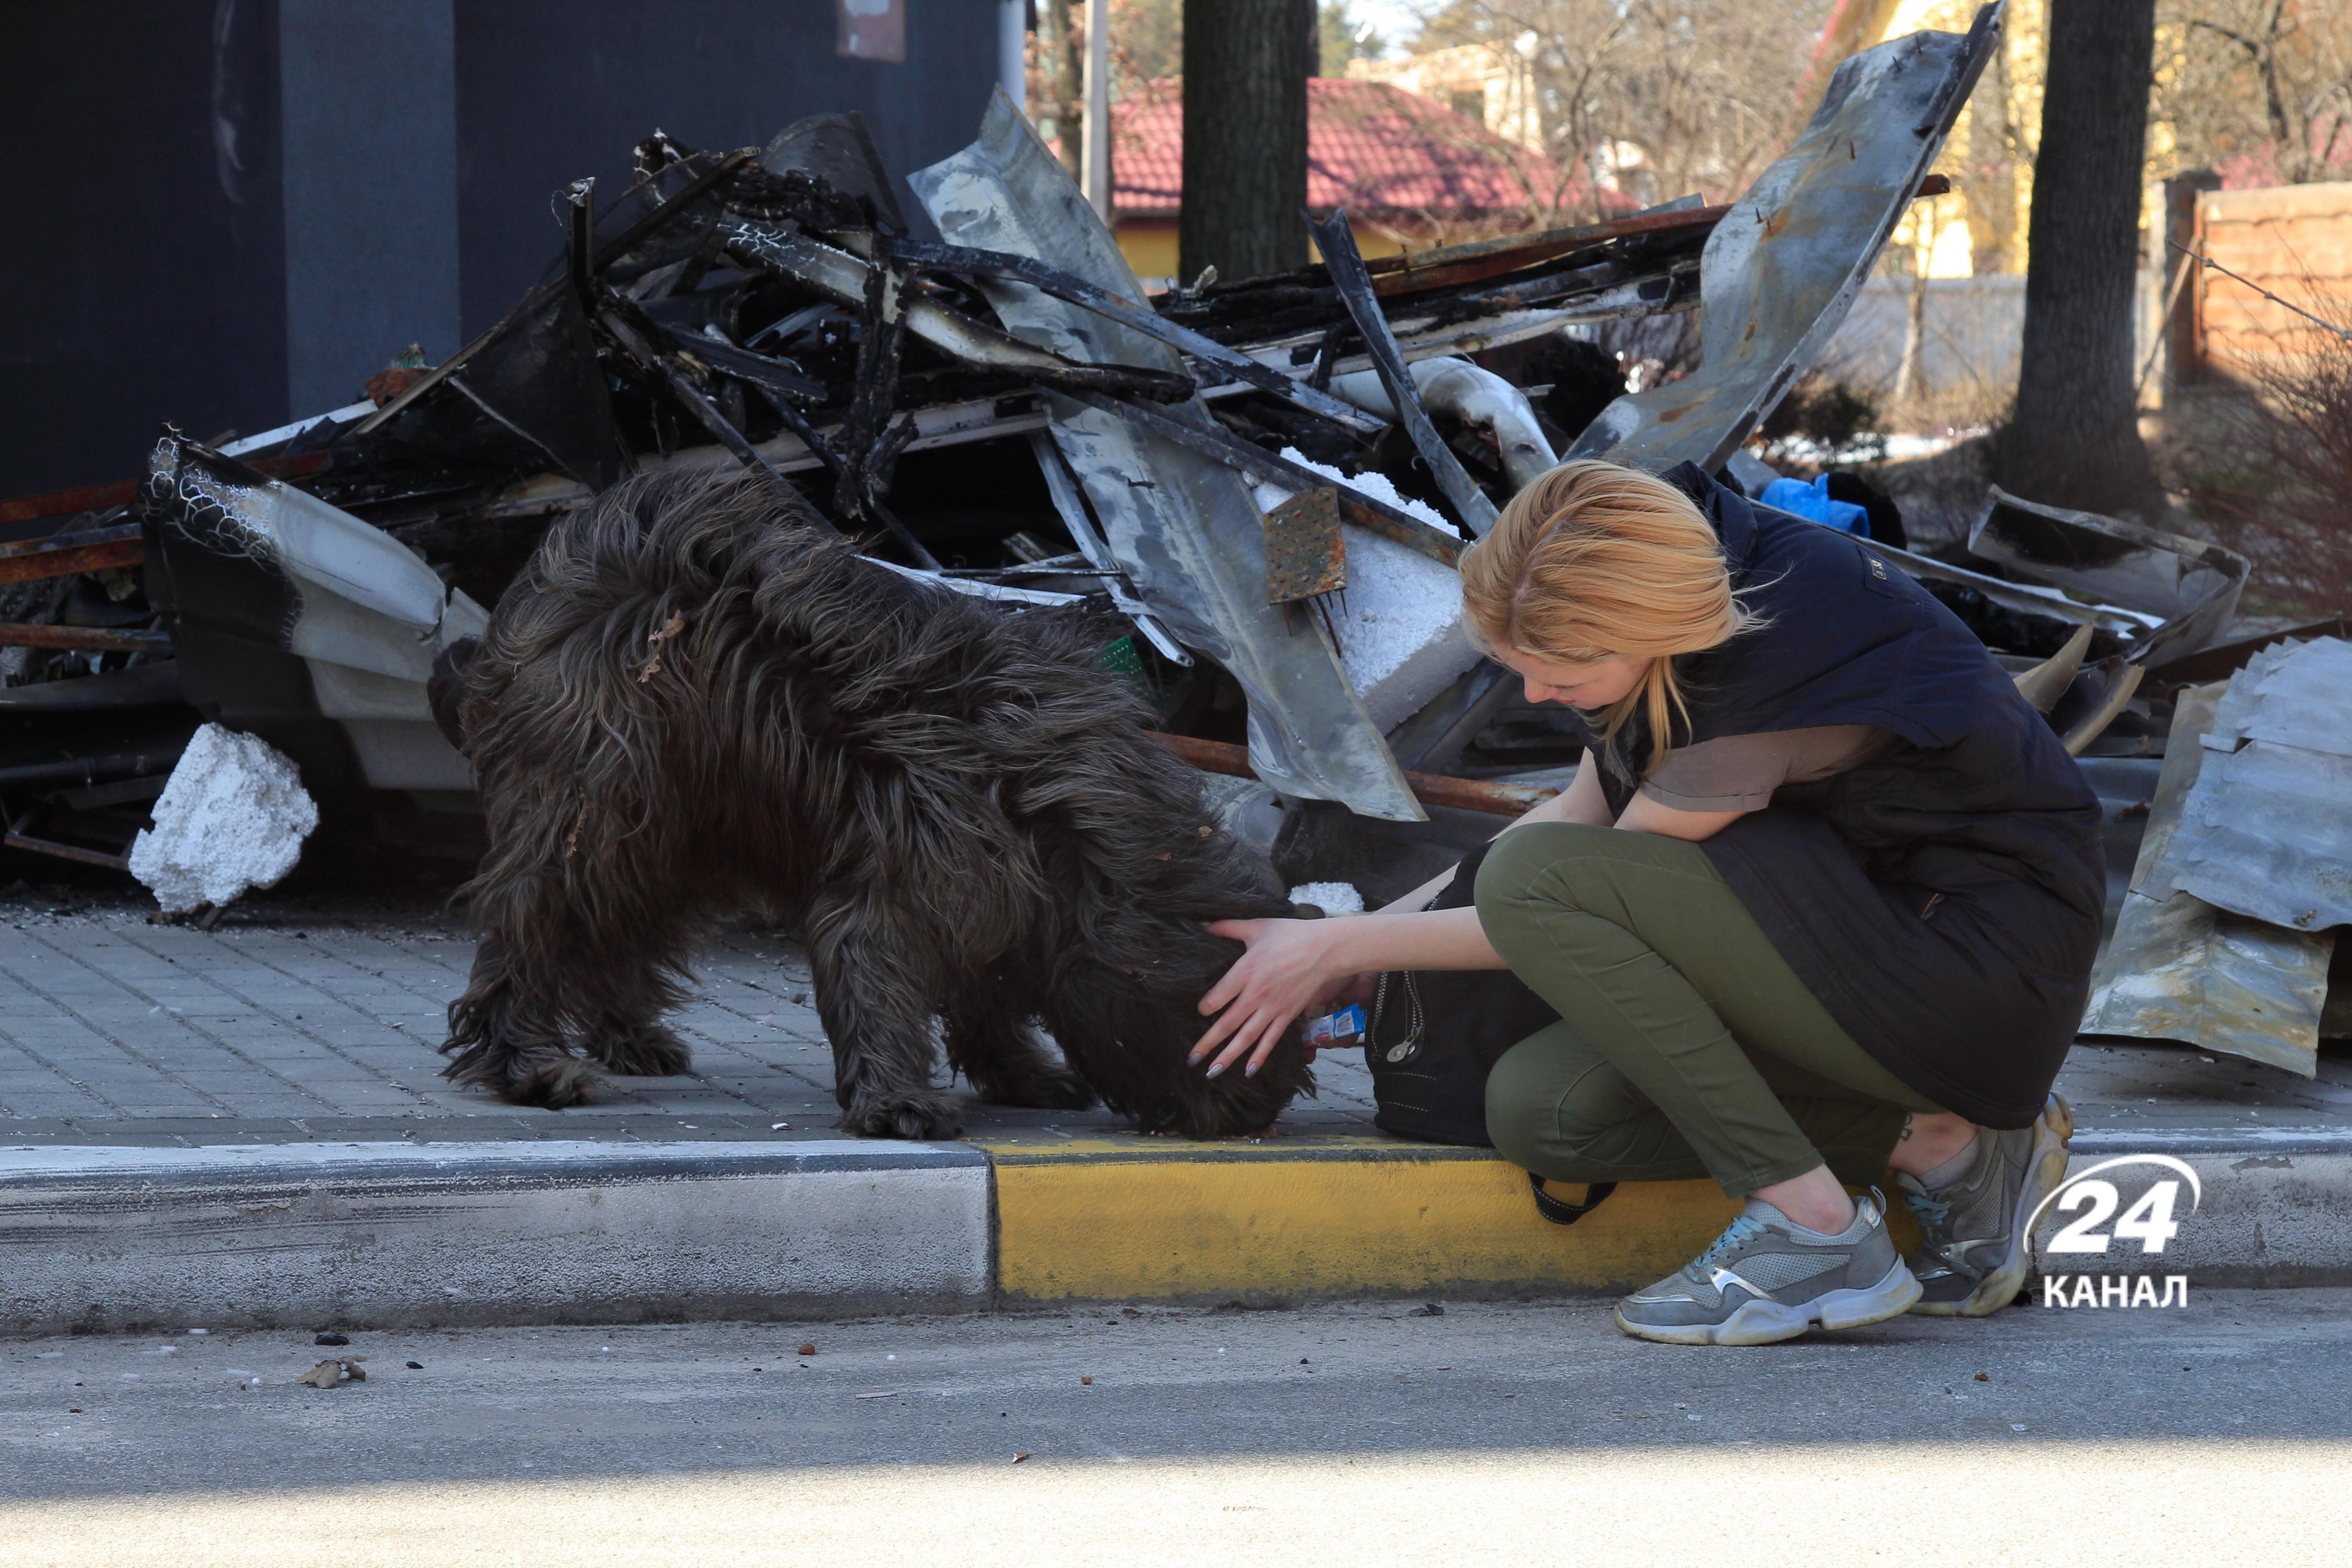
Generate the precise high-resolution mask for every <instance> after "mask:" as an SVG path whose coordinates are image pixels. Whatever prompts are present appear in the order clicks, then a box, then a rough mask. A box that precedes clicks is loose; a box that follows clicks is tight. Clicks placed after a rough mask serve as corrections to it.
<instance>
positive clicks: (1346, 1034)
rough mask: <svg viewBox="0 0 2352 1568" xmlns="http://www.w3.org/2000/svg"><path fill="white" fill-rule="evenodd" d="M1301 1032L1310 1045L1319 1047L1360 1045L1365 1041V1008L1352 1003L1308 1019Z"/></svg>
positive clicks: (1331, 1047)
mask: <svg viewBox="0 0 2352 1568" xmlns="http://www.w3.org/2000/svg"><path fill="white" fill-rule="evenodd" d="M1300 1032H1301V1035H1302V1037H1304V1038H1305V1039H1306V1041H1307V1044H1308V1045H1310V1046H1314V1047H1318V1048H1330V1049H1335V1050H1336V1049H1339V1048H1341V1047H1348V1046H1360V1045H1362V1044H1363V1043H1364V1009H1363V1007H1362V1005H1360V1004H1354V1003H1351V1004H1349V1005H1347V1006H1345V1007H1342V1008H1340V1009H1339V1011H1338V1012H1336V1013H1326V1014H1324V1015H1323V1016H1321V1017H1319V1018H1309V1019H1307V1022H1306V1023H1305V1024H1304V1025H1303V1026H1301V1031H1300Z"/></svg>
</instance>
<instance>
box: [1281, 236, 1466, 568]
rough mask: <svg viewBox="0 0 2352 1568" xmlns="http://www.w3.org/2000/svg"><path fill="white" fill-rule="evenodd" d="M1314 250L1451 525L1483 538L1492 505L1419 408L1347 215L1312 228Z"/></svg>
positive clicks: (1418, 393)
mask: <svg viewBox="0 0 2352 1568" xmlns="http://www.w3.org/2000/svg"><path fill="white" fill-rule="evenodd" d="M1311 228H1312V232H1313V233H1314V236H1315V243H1316V246H1317V247H1318V248H1319V249H1320V250H1321V251H1322V252H1323V265H1324V267H1325V268H1327V269H1328V271H1329V272H1330V274H1331V284H1332V287H1334V288H1336V289H1339V301H1340V303H1341V304H1343V305H1345V306H1346V307H1347V308H1348V319H1349V321H1353V322H1355V324H1356V331H1357V332H1358V333H1360V335H1361V336H1362V338H1363V341H1364V349H1365V352H1366V353H1370V355H1371V360H1372V369H1373V370H1374V371H1375V372H1377V373H1378V374H1379V375H1380V378H1381V386H1382V387H1383V388H1384V389H1385V390H1386V391H1387V393H1388V395H1389V402H1390V404H1391V405H1392V406H1394V408H1395V409H1396V412H1397V419H1398V422H1399V423H1400V424H1402V426H1404V431H1405V434H1406V435H1408V436H1410V437H1412V446H1413V450H1414V451H1416V452H1418V453H1420V454H1421V460H1422V461H1423V462H1424V463H1426V464H1428V465H1429V471H1430V473H1431V474H1432V475H1433V477H1434V478H1435V479H1436V480H1437V488H1438V489H1441V490H1444V492H1445V499H1446V500H1447V502H1448V503H1449V504H1450V505H1451V506H1452V507H1453V509H1454V521H1456V522H1458V523H1460V524H1461V525H1462V526H1463V528H1464V529H1465V531H1468V532H1469V534H1470V535H1471V537H1473V538H1483V537H1485V535H1486V531H1487V530H1488V529H1490V528H1492V527H1494V526H1495V503H1494V501H1493V500H1490V499H1489V498H1488V497H1487V495H1486V491H1484V490H1482V489H1479V488H1478V486H1477V485H1476V483H1475V482H1474V481H1473V480H1472V479H1471V478H1470V476H1469V475H1468V474H1467V473H1466V472H1465V471H1464V470H1463V468H1462V462H1461V459H1460V458H1456V457H1455V456H1454V450H1453V448H1452V447H1448V446H1447V445H1446V444H1445V442H1444V438H1443V437H1440V436H1439V435H1438V433H1437V427H1436V426H1433V425H1432V424H1431V423H1430V422H1429V411H1428V410H1427V409H1425V408H1423V407H1422V405H1421V389H1420V388H1419V387H1417V386H1415V385H1414V384H1413V381H1412V376H1411V375H1410V374H1407V373H1406V371H1405V366H1404V353H1403V351H1402V350H1401V349H1399V348H1398V347H1397V341H1396V334H1395V333H1394V332H1392V331H1390V330H1389V319H1388V317H1386V316H1385V315H1382V314H1381V303H1380V300H1379V299H1378V297H1377V296H1375V295H1374V294H1373V292H1372V280H1371V277H1370V274H1369V273H1367V272H1366V271H1365V270H1364V258H1363V256H1362V255H1361V253H1360V252H1359V251H1358V250H1357V248H1356V232H1355V230H1354V229H1352V228H1350V227H1349V226H1348V215H1347V212H1346V211H1345V210H1344V209H1343V210H1341V211H1339V212H1335V213H1333V214H1332V215H1331V216H1329V217H1328V218H1326V219H1325V220H1324V221H1323V222H1321V223H1318V224H1315V225H1312V226H1311Z"/></svg>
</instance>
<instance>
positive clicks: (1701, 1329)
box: [1617, 1258, 1919, 1345]
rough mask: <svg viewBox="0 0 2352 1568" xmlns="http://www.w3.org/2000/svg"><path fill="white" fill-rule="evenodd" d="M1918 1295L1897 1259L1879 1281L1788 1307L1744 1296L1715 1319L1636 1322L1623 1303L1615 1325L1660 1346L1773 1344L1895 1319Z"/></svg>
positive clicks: (1909, 1274) (1901, 1263) (1763, 1298)
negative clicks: (1809, 1333) (1821, 1331)
mask: <svg viewBox="0 0 2352 1568" xmlns="http://www.w3.org/2000/svg"><path fill="white" fill-rule="evenodd" d="M1918 1299H1919V1281H1918V1280H1916V1279H1913V1278H1912V1277H1911V1270H1910V1269H1909V1268H1906V1267H1905V1266H1904V1262H1903V1260H1902V1259H1901V1258H1896V1259H1895V1267H1894V1268H1890V1269H1888V1270H1887V1271H1886V1277H1885V1279H1881V1280H1880V1281H1879V1282H1878V1283H1877V1284H1875V1285H1872V1286H1870V1287H1868V1288H1866V1289H1859V1290H1851V1289H1849V1290H1832V1291H1829V1292H1828V1293H1826V1294H1824V1295H1820V1296H1816V1297H1814V1298H1813V1299H1812V1300H1810V1301H1802V1302H1799V1303H1798V1304H1797V1305H1795V1306H1793V1307H1792V1306H1790V1305H1788V1304H1786V1303H1784V1302H1780V1301H1775V1300H1772V1299H1771V1298H1770V1297H1769V1296H1766V1297H1759V1298H1758V1299H1757V1300H1751V1301H1743V1302H1742V1303H1740V1305H1739V1306H1738V1307H1737V1308H1735V1309H1734V1310H1733V1311H1732V1313H1731V1315H1730V1316H1729V1317H1727V1318H1726V1319H1724V1320H1723V1321H1721V1322H1719V1323H1675V1324H1661V1323H1636V1322H1633V1321H1629V1320H1628V1319H1627V1318H1626V1316H1625V1310H1624V1309H1623V1308H1622V1307H1620V1308H1618V1310H1617V1326H1618V1327H1619V1328H1621V1329H1622V1330H1624V1331H1625V1332H1627V1333H1629V1334H1631V1335H1633V1337H1634V1338H1635V1339H1637V1340H1652V1341H1654V1342H1657V1343H1659V1344H1663V1345H1772V1344H1779V1343H1780V1342H1781V1341H1782V1340H1793V1339H1795V1338H1796V1337H1797V1336H1798V1335H1799V1334H1801V1333H1803V1332H1805V1331H1807V1330H1809V1329H1811V1328H1814V1327H1816V1326H1819V1327H1821V1328H1824V1329H1858V1328H1861V1327H1862V1326H1863V1325H1864V1324H1865V1323H1883V1322H1885V1321H1886V1320H1887V1319H1889V1318H1899V1317H1901V1316H1902V1315H1903V1314H1904V1313H1906V1312H1907V1311H1909V1310H1911V1305H1912V1303H1913V1302H1915V1301H1916V1300H1918Z"/></svg>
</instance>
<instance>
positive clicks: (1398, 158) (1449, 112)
mask: <svg viewBox="0 0 2352 1568" xmlns="http://www.w3.org/2000/svg"><path fill="white" fill-rule="evenodd" d="M1112 124H1113V127H1114V131H1115V136H1116V139H1115V140H1114V142H1113V143H1112V150H1111V170H1112V208H1113V214H1114V217H1115V219H1116V226H1117V230H1118V247H1119V249H1120V250H1121V251H1123V252H1125V253H1126V256H1127V259H1128V262H1129V265H1130V266H1132V267H1133V268H1135V270H1136V273H1137V275H1138V276H1139V277H1140V278H1142V279H1144V280H1145V282H1146V284H1147V285H1148V286H1150V287H1155V288H1156V287H1159V286H1160V283H1161V281H1162V280H1165V279H1172V278H1174V277H1175V275H1176V218H1177V213H1178V210H1179V208H1180V207H1181V205H1182V201H1183V195H1184V191H1183V184H1184V180H1183V167H1184V107H1183V101H1182V91H1181V87H1180V85H1179V84H1178V83H1176V82H1174V81H1159V82H1153V83H1151V84H1150V86H1149V87H1148V88H1147V89H1145V90H1144V91H1142V92H1140V93H1138V94H1136V95H1135V96H1133V97H1131V98H1129V99H1128V100H1126V101H1124V102H1122V103H1119V104H1118V105H1116V106H1115V107H1114V108H1113V110H1112ZM1491 127H1492V121H1491V119H1489V118H1487V117H1486V116H1485V115H1483V114H1481V115H1473V114H1471V113H1469V112H1467V111H1466V110H1456V109H1453V108H1449V107H1447V106H1446V105H1445V104H1444V103H1441V102H1437V101H1433V100H1431V99H1428V98H1425V97H1421V96H1417V95H1415V94H1413V93H1412V92H1408V91H1406V90H1405V89H1402V88H1401V87H1397V86H1394V85H1391V84H1390V83H1387V82H1377V81H1363V80H1349V79H1338V78H1331V77H1318V78H1316V79H1313V80H1311V81H1309V82H1308V83H1307V206H1308V207H1309V208H1310V209H1311V210H1312V211H1314V212H1315V213H1316V214H1317V215H1318V216H1322V215H1324V214H1328V213H1329V212H1330V211H1331V209H1333V208H1334V207H1340V206H1344V207H1346V208H1347V209H1348V216H1349V218H1350V219H1351V220H1353V222H1354V224H1355V226H1356V234H1357V242H1358V243H1359V244H1360V246H1361V247H1363V250H1364V253H1365V254H1366V255H1368V256H1392V255H1395V254H1397V253H1398V252H1400V251H1402V250H1406V249H1413V250H1420V249H1424V248H1428V247H1434V246H1441V245H1451V244H1454V243H1458V242H1459V241H1462V240H1465V239H1472V238H1478V237H1485V236H1488V235H1495V234H1506V233H1512V232H1517V231H1521V230H1530V229H1537V228H1542V227H1545V226H1549V225H1551V224H1553V223H1554V222H1556V221H1564V220H1561V219H1559V214H1560V213H1562V212H1563V211H1567V210H1570V209H1571V208H1574V207H1577V206H1578V205H1580V204H1581V203H1583V202H1584V200H1585V198H1586V195H1587V187H1586V186H1585V184H1584V183H1583V179H1582V176H1581V175H1580V174H1567V175H1564V174H1563V173H1562V171H1560V170H1559V168H1557V167H1556V166H1555V165H1554V164H1553V163H1552V162H1551V160H1550V159H1549V158H1547V157H1545V156H1544V155H1543V153H1541V152H1540V151H1538V150H1536V149H1534V148H1531V147H1528V146H1527V145H1525V144H1523V143H1521V142H1516V141H1513V140H1511V139H1510V138H1508V137H1507V136H1503V135H1499V134H1497V133H1496V132H1495V131H1494V130H1493V129H1492V128H1491ZM1629 205H1630V204H1629Z"/></svg>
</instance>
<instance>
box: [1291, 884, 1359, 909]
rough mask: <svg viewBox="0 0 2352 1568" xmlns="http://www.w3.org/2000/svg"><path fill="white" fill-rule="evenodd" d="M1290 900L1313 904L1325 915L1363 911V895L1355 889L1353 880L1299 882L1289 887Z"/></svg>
mask: <svg viewBox="0 0 2352 1568" xmlns="http://www.w3.org/2000/svg"><path fill="white" fill-rule="evenodd" d="M1290 901H1291V902H1292V903H1294V904H1313V905H1314V906H1315V907H1316V908H1317V909H1318V910H1322V911H1323V912H1324V913H1325V914H1327V915H1360V914H1362V913H1363V912H1364V895H1363V894H1361V893H1360V892H1358V891H1356V884H1355V883H1353V882H1301V883H1300V884H1299V885H1298V886H1297V887H1295V888H1293V889H1290Z"/></svg>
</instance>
